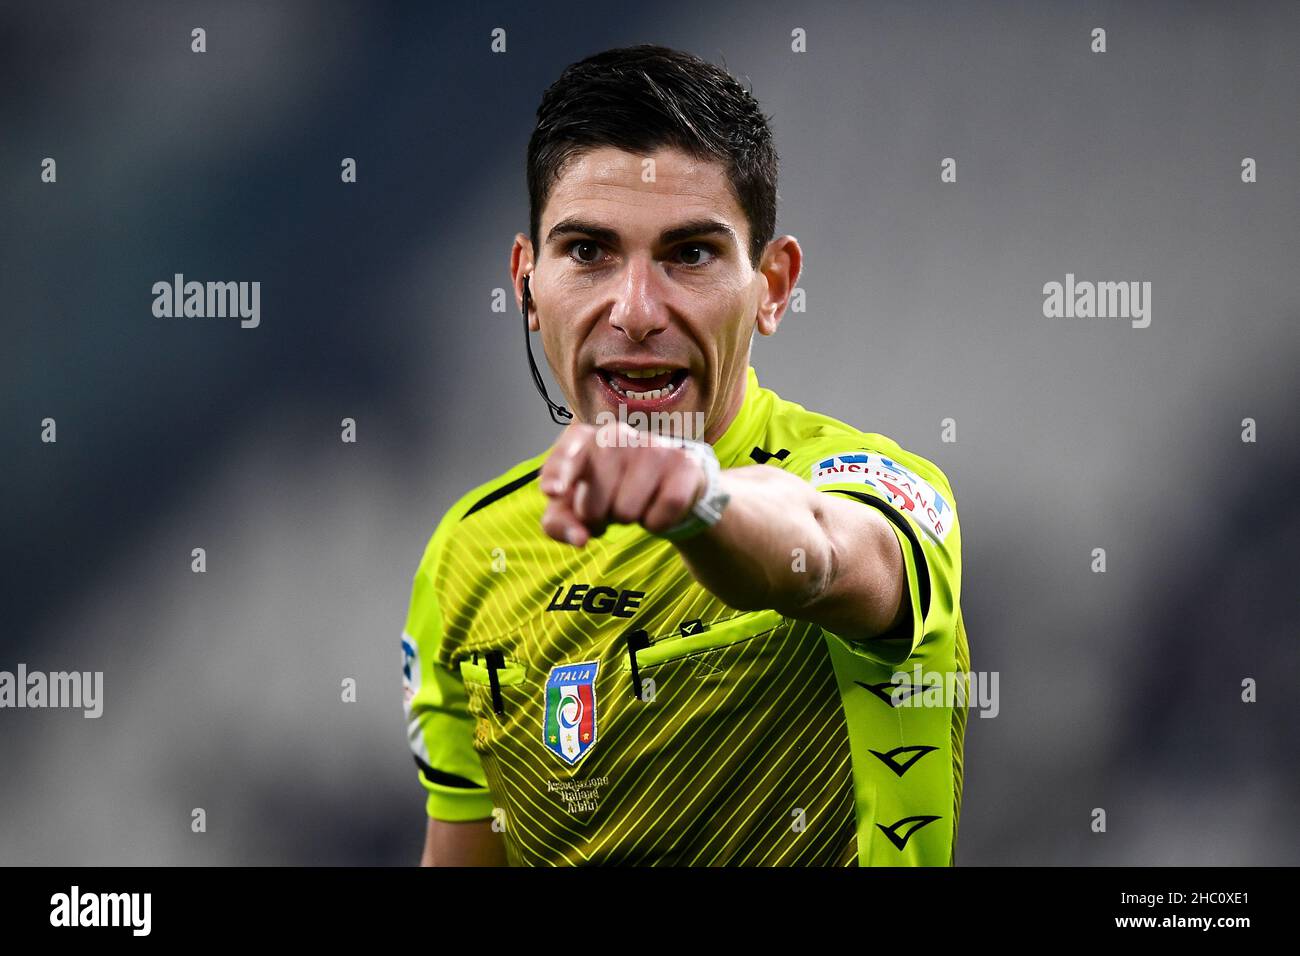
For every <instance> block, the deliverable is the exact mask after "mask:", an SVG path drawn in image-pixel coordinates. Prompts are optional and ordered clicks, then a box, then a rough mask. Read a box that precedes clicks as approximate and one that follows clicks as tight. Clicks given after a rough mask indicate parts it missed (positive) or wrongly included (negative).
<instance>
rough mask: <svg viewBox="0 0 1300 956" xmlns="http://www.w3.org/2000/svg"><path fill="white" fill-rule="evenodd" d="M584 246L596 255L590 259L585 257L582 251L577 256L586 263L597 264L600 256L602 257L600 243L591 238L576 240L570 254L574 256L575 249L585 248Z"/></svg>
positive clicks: (570, 248)
mask: <svg viewBox="0 0 1300 956" xmlns="http://www.w3.org/2000/svg"><path fill="white" fill-rule="evenodd" d="M584 248H586V249H587V250H588V251H590V252H591V253H593V256H594V257H593V258H591V259H588V258H585V257H584V256H583V255H582V253H581V252H579V253H578V255H577V256H576V257H575V258H576V259H577V260H578V261H579V262H581V263H583V264H584V265H593V264H595V263H596V262H597V261H599V258H600V244H599V243H596V242H593V241H592V240H590V239H579V240H578V241H577V242H575V243H574V244H573V245H571V246H570V247H569V255H571V256H572V255H573V253H574V252H575V251H577V250H580V249H584Z"/></svg>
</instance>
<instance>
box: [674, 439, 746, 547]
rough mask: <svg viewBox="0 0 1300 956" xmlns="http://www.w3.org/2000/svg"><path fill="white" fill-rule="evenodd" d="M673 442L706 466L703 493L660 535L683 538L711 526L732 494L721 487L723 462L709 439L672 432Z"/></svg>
mask: <svg viewBox="0 0 1300 956" xmlns="http://www.w3.org/2000/svg"><path fill="white" fill-rule="evenodd" d="M669 441H670V443H671V444H672V445H674V446H676V447H678V448H682V449H684V450H685V451H686V453H687V454H688V455H690V456H691V457H692V458H694V459H695V460H696V461H698V462H699V463H700V464H701V465H703V466H704V477H705V481H704V491H703V492H701V493H700V496H699V498H697V499H696V501H695V504H693V505H692V506H691V513H690V514H689V515H687V516H686V517H685V518H684V519H682V520H681V521H679V522H678V523H677V524H675V525H673V526H672V527H671V528H669V529H667V530H666V531H661V532H659V537H661V538H666V539H668V540H669V541H682V540H684V539H686V538H691V537H694V536H695V535H697V534H699V533H700V532H701V531H704V530H705V529H706V528H712V527H713V526H714V525H715V524H717V523H718V522H719V521H721V520H722V510H723V509H724V508H726V507H727V502H728V501H730V500H731V495H729V494H727V492H725V491H723V490H722V466H721V465H719V464H718V456H717V454H716V453H715V452H714V451H713V446H712V445H710V444H709V443H708V442H703V441H694V440H692V439H690V438H678V437H676V436H673V437H671V438H670V439H669Z"/></svg>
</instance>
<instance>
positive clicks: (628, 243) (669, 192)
mask: <svg viewBox="0 0 1300 956" xmlns="http://www.w3.org/2000/svg"><path fill="white" fill-rule="evenodd" d="M649 160H653V165H651V164H650V163H649V162H648V161H649ZM647 180H649V181H647ZM787 238H788V237H787ZM788 241H789V242H792V243H793V242H794V240H793V239H788ZM539 242H540V243H541V247H540V248H539V249H537V250H531V243H530V242H529V241H528V239H527V237H525V236H522V235H520V236H518V237H517V238H516V249H515V255H514V268H515V273H516V277H517V280H518V282H519V288H522V277H521V276H520V272H521V271H523V272H526V271H527V259H528V258H529V252H530V251H531V253H532V261H533V270H532V275H531V278H530V280H529V285H530V290H529V291H530V295H531V298H532V300H533V305H534V308H535V313H534V314H533V315H531V316H530V318H529V322H530V326H531V327H532V328H534V329H536V328H538V326H540V329H541V333H542V344H543V348H544V349H545V351H546V357H547V359H548V360H549V361H550V365H551V369H552V370H553V371H554V373H555V376H556V380H557V381H558V382H559V384H560V387H561V388H562V389H563V391H564V394H565V396H566V397H567V398H568V400H569V403H570V406H571V407H572V409H573V411H574V414H575V416H576V417H577V418H578V419H579V420H581V421H584V422H588V423H592V422H595V421H596V416H597V415H598V413H600V412H602V411H605V412H611V413H615V414H617V411H618V405H619V404H620V403H622V404H625V405H626V406H627V411H628V413H629V414H631V413H632V412H636V411H641V412H646V413H647V414H648V413H652V412H660V413H662V412H678V413H687V414H688V415H689V414H690V413H694V412H703V413H704V421H705V423H706V428H707V439H708V440H710V441H712V440H715V439H716V437H717V434H716V431H718V430H720V429H719V426H720V425H721V424H722V423H723V422H725V421H729V419H730V416H731V415H732V414H734V412H735V410H736V409H737V408H738V407H739V403H740V400H741V399H742V398H743V396H744V391H743V389H744V376H745V369H746V367H747V365H748V362H749V346H750V339H751V336H752V334H753V332H754V328H755V321H756V318H757V320H758V322H759V325H760V331H762V332H763V334H771V332H772V331H774V330H775V327H776V322H777V321H778V320H779V313H780V311H781V310H782V309H783V307H784V301H785V298H786V296H787V295H788V292H789V289H788V288H786V289H780V288H778V298H779V299H780V300H781V301H780V306H781V308H776V309H773V308H770V307H769V306H770V304H771V303H770V302H767V301H766V300H768V299H770V298H771V296H770V294H768V293H769V289H768V286H769V282H768V279H769V277H768V276H766V275H765V274H764V271H756V270H755V269H754V268H753V267H752V266H751V265H750V263H749V257H748V251H747V250H748V243H749V225H748V221H747V220H746V217H745V214H744V212H743V211H742V210H741V208H740V205H739V204H738V203H737V202H736V199H735V197H734V195H733V194H732V191H731V188H730V186H729V184H728V182H727V177H726V173H725V171H724V168H723V166H722V165H721V164H720V163H716V162H705V161H701V160H697V159H694V158H692V157H690V156H689V155H687V154H685V153H682V152H680V151H678V150H672V149H662V150H659V151H657V152H655V153H653V154H651V155H649V156H640V155H637V154H634V153H629V152H624V151H623V150H619V149H615V148H612V147H605V148H601V149H595V150H591V151H589V152H586V153H583V154H580V155H578V156H576V157H573V158H571V159H570V160H569V163H568V164H567V166H566V167H565V169H564V171H563V173H562V176H561V178H560V180H559V181H558V182H557V183H556V185H555V187H554V189H553V190H552V192H551V195H550V198H549V199H548V201H547V204H546V207H545V209H544V210H543V211H542V216H541V224H540V230H539ZM796 248H797V246H796ZM796 258H797V256H796ZM785 264H786V270H785V271H786V272H788V271H789V269H788V265H789V263H788V261H787V262H786V263H785ZM760 265H761V264H760ZM797 268H798V267H797V263H796V265H795V271H794V275H793V276H787V278H788V279H789V285H793V282H794V281H795V278H796V277H797ZM778 271H780V268H779V267H778ZM780 285H781V283H780V282H778V283H777V286H778V287H779V286H780ZM769 315H770V321H769ZM676 417H677V416H673V418H676ZM692 420H694V416H692ZM691 437H695V438H700V437H702V436H700V435H698V434H695V435H692V436H691Z"/></svg>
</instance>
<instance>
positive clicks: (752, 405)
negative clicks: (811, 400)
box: [713, 365, 776, 468]
mask: <svg viewBox="0 0 1300 956" xmlns="http://www.w3.org/2000/svg"><path fill="white" fill-rule="evenodd" d="M775 397H776V396H775V395H774V394H773V392H772V391H771V390H769V389H766V388H762V387H760V386H759V384H758V373H757V372H756V371H754V366H752V365H751V366H749V367H748V369H747V370H746V372H745V397H744V399H743V400H742V401H741V403H740V410H739V411H738V412H736V417H735V418H733V419H732V420H731V424H729V425H728V426H727V428H726V431H724V432H723V433H722V435H721V436H719V438H718V440H717V441H715V442H714V443H713V453H714V454H715V455H717V456H718V463H719V464H720V465H721V466H722V467H723V468H735V467H738V466H739V465H741V464H752V463H753V459H751V458H750V457H749V453H750V452H751V451H752V450H753V449H754V446H756V445H758V444H759V442H760V440H761V439H762V437H763V434H764V433H765V432H766V430H767V421H768V418H770V417H771V414H772V403H773V401H774V400H775Z"/></svg>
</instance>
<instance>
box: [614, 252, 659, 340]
mask: <svg viewBox="0 0 1300 956" xmlns="http://www.w3.org/2000/svg"><path fill="white" fill-rule="evenodd" d="M659 279H660V276H659V274H658V272H657V270H656V268H655V265H654V263H653V262H651V261H649V260H647V259H644V258H641V257H634V258H632V259H631V260H630V261H629V262H628V266H627V271H626V272H625V273H624V275H623V281H622V283H621V285H620V286H619V290H618V294H617V298H616V299H615V301H614V307H613V308H612V309H611V310H610V313H609V324H610V325H612V326H613V327H614V328H616V329H618V330H619V331H620V332H622V333H623V334H624V335H626V336H627V337H628V338H629V339H631V340H632V341H633V342H640V341H642V340H643V339H645V338H646V337H647V336H650V335H654V334H655V333H656V332H662V331H663V330H664V329H665V328H667V327H668V309H667V307H666V306H665V305H664V302H663V297H662V295H661V290H660V289H659Z"/></svg>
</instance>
